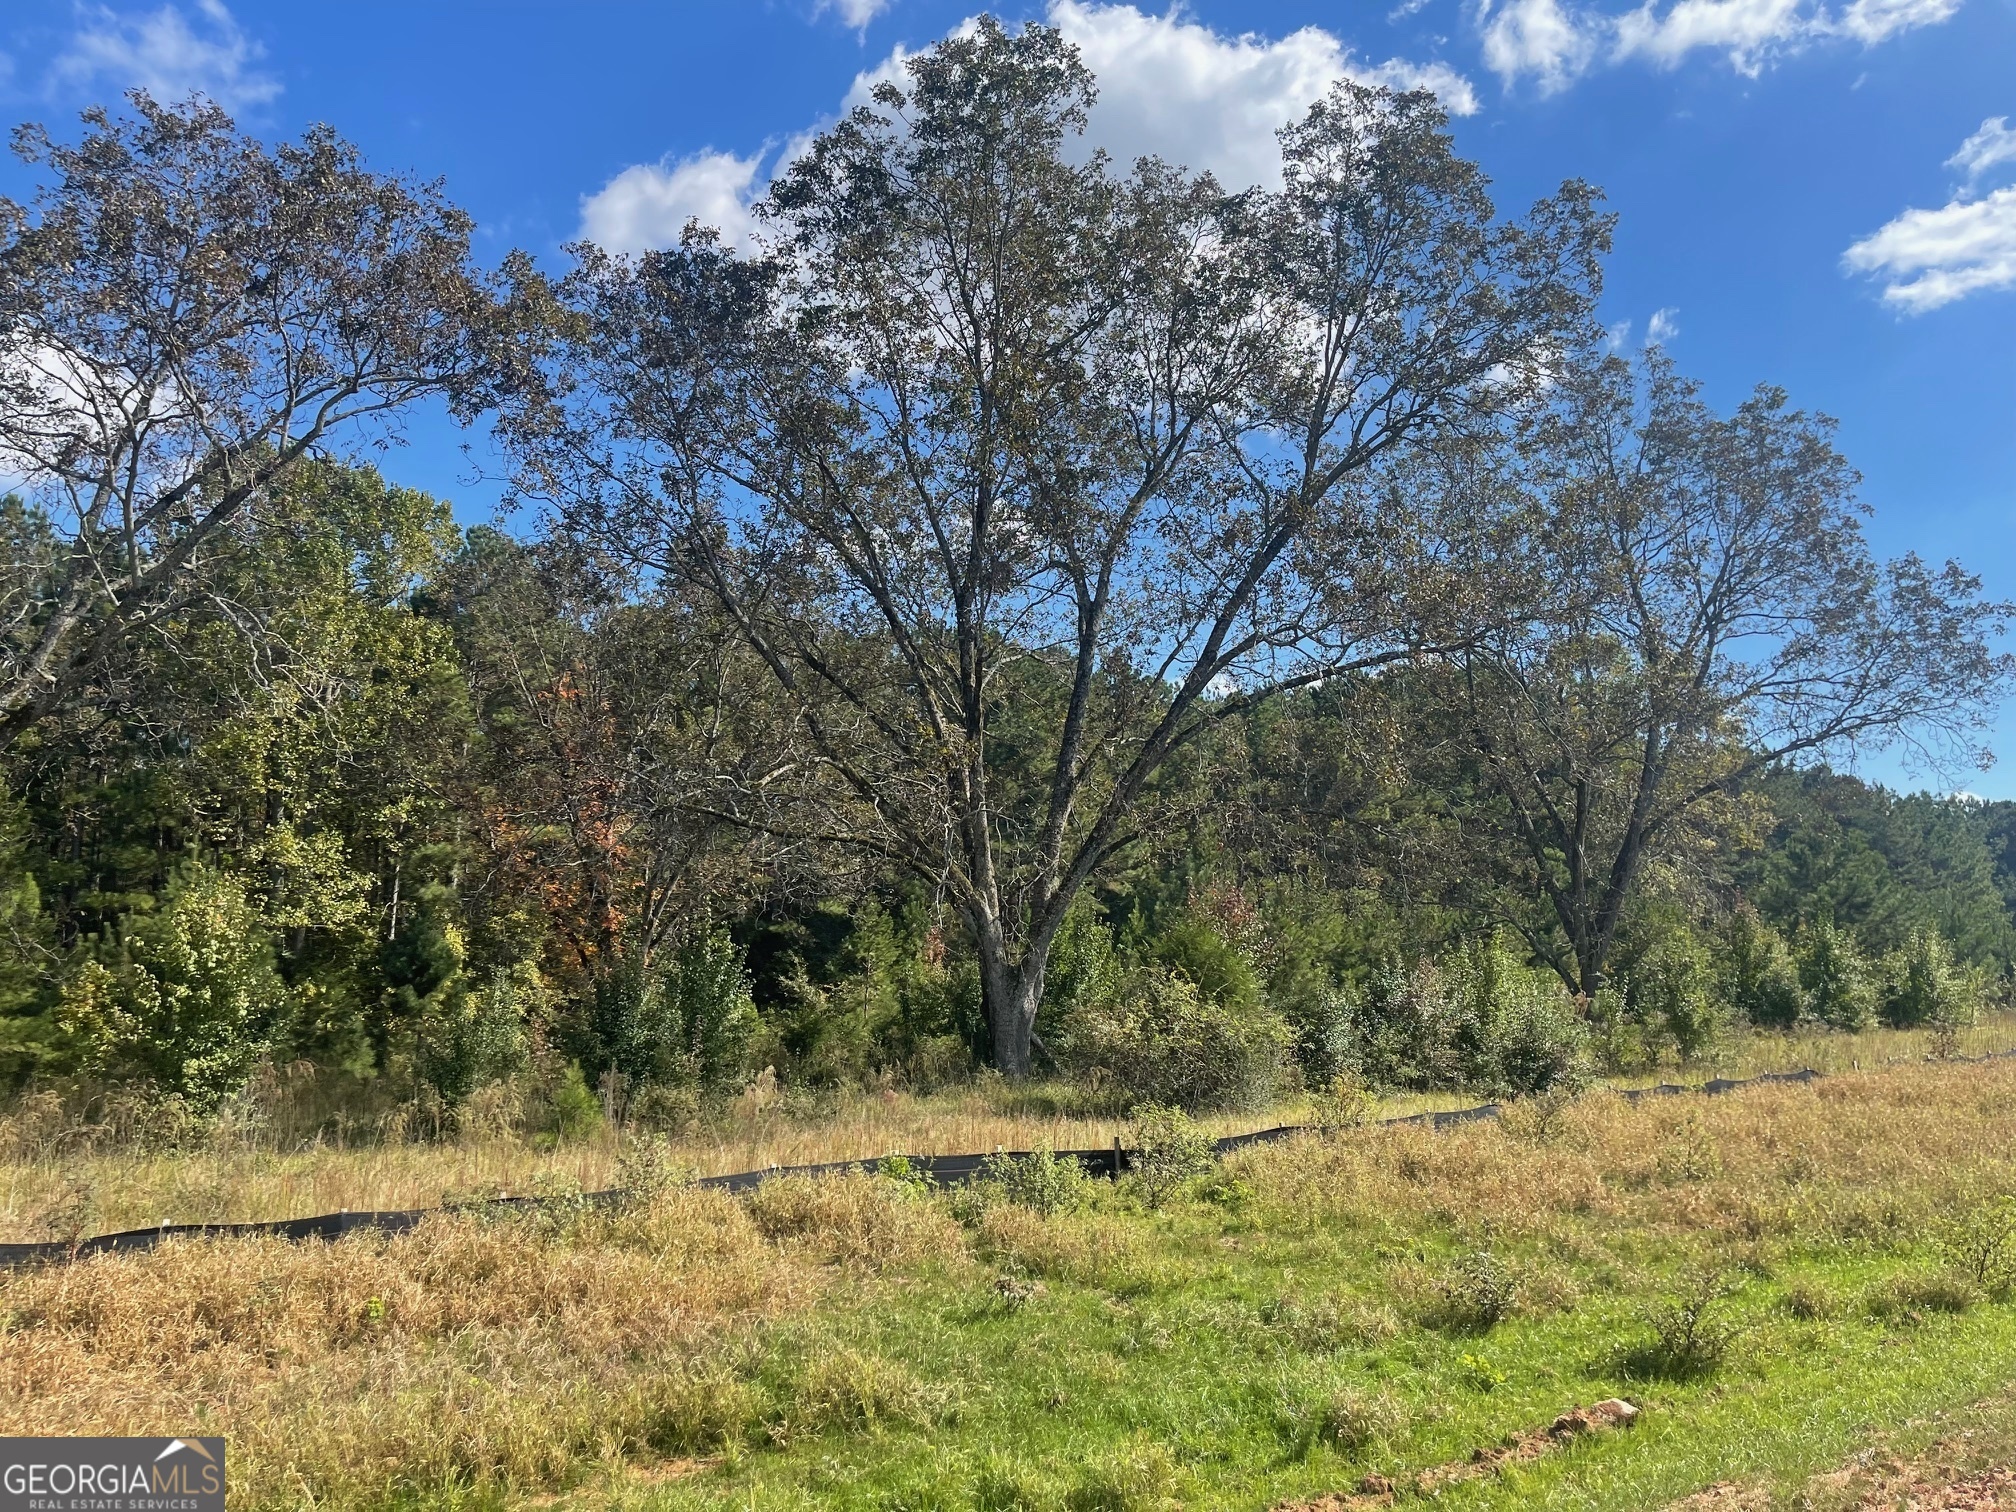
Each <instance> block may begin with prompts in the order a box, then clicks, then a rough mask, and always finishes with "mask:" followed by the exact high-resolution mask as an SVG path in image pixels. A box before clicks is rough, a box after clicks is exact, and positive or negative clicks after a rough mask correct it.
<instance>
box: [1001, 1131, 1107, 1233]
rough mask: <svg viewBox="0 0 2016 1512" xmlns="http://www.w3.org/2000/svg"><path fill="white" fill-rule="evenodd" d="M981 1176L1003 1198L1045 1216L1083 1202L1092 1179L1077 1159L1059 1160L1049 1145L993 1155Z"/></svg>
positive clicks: (1066, 1209) (1066, 1158)
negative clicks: (1027, 1151) (1025, 1153)
mask: <svg viewBox="0 0 2016 1512" xmlns="http://www.w3.org/2000/svg"><path fill="white" fill-rule="evenodd" d="M978 1179H979V1180H980V1181H981V1182H982V1183H984V1184H985V1185H986V1186H987V1187H989V1188H990V1189H991V1190H992V1191H994V1192H997V1193H998V1194H999V1195H1000V1196H1001V1198H1002V1199H1003V1200H1005V1201H1008V1202H1012V1203H1015V1204H1016V1205H1017V1206H1019V1207H1026V1208H1028V1209H1029V1210H1030V1211H1031V1212H1034V1213H1041V1214H1042V1215H1043V1216H1044V1217H1046V1218H1047V1217H1049V1216H1050V1215H1051V1214H1053V1213H1062V1212H1066V1211H1068V1210H1070V1209H1071V1208H1075V1207H1078V1206H1079V1205H1080V1204H1082V1203H1083V1202H1084V1201H1085V1197H1086V1193H1087V1191H1088V1189H1089V1188H1090V1186H1091V1181H1092V1178H1091V1177H1089V1176H1087V1175H1086V1174H1085V1168H1084V1167H1083V1166H1081V1165H1080V1164H1078V1162H1077V1161H1076V1160H1074V1159H1072V1158H1071V1157H1069V1156H1066V1157H1064V1158H1063V1159H1061V1160H1060V1159H1059V1158H1058V1157H1057V1156H1056V1155H1055V1154H1054V1153H1053V1152H1052V1151H1051V1150H1050V1148H1049V1147H1048V1146H1047V1145H1038V1146H1037V1147H1036V1148H1035V1149H1034V1150H1031V1151H1030V1152H1029V1153H1028V1154H1027V1155H990V1156H988V1157H987V1159H985V1160H984V1161H982V1162H981V1163H980V1174H979V1178H978Z"/></svg>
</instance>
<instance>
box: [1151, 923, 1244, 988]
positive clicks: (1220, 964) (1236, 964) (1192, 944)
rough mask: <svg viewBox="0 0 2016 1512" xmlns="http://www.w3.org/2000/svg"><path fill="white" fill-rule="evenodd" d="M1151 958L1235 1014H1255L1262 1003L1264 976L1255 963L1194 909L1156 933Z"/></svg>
mask: <svg viewBox="0 0 2016 1512" xmlns="http://www.w3.org/2000/svg"><path fill="white" fill-rule="evenodd" d="M1148 959H1149V960H1151V961H1153V962H1155V963H1156V964H1158V965H1161V966H1166V967H1167V968H1168V969H1169V970H1170V971H1172V972H1174V973H1176V974H1177V975H1179V976H1182V977H1184V978H1185V979H1187V980H1188V981H1189V982H1190V983H1191V985H1192V986H1194V987H1195V988H1196V989H1197V991H1198V992H1199V993H1200V994H1202V995H1203V996H1204V997H1205V998H1206V999H1208V1000H1210V1001H1211V1002H1214V1003H1218V1004H1221V1005H1222V1006H1224V1007H1226V1008H1229V1009H1231V1010H1233V1011H1234V1012H1235V1013H1251V1012H1253V1011H1254V1010H1256V1009H1258V1008H1259V1006H1260V978H1259V976H1258V975H1257V974H1256V973H1255V972H1254V970H1253V966H1252V963H1251V962H1250V961H1248V960H1247V958H1246V956H1245V954H1244V953H1243V952H1241V951H1240V950H1239V948H1238V947H1237V946H1235V945H1233V944H1231V943H1230V942H1228V941H1227V940H1226V939H1225V937H1224V936H1223V935H1222V934H1220V933H1219V931H1218V929H1217V928H1216V927H1215V926H1214V925H1213V923H1212V921H1211V920H1210V919H1208V918H1206V917H1204V916H1203V915H1202V914H1200V913H1198V912H1197V911H1196V910H1194V909H1185V910H1184V911H1183V912H1182V913H1181V914H1179V915H1177V917H1176V918H1175V920H1174V921H1173V922H1171V923H1170V924H1169V925H1167V926H1166V927H1165V928H1164V929H1162V930H1161V932H1160V933H1158V934H1157V935H1156V936H1155V938H1154V939H1153V940H1152V941H1151V942H1150V944H1149V947H1148Z"/></svg>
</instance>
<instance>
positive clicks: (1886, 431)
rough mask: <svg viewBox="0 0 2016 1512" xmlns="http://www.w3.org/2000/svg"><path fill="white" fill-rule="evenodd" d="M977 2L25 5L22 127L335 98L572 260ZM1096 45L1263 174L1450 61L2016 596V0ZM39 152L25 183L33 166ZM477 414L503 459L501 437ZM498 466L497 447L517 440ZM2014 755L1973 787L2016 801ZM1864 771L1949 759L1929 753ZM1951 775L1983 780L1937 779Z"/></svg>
mask: <svg viewBox="0 0 2016 1512" xmlns="http://www.w3.org/2000/svg"><path fill="white" fill-rule="evenodd" d="M975 9H977V7H975V6H971V5H964V4H946V3H941V0H823V3H821V0H718V3H717V0H684V3H676V0H673V3H666V0H660V3H656V4H647V3H635V0H598V3H593V4H582V3H571V4H564V5H563V4H560V3H557V0H548V3H545V4H533V3H506V0H492V3H487V4H473V3H467V4H449V3H428V0H401V3H396V4H395V3H380V0H346V3H344V4H342V5H333V4H330V5H321V6H311V5H305V4H300V3H298V0H297V3H291V4H278V3H268V4H255V3H251V0H239V3H237V4H234V5H232V6H230V8H228V9H227V8H226V7H225V5H224V4H222V3H220V0H176V3H171V4H166V5H141V6H131V5H126V4H122V3H116V0H115V3H113V4H110V5H99V4H81V5H80V4H74V3H44V0H15V3H13V4H11V5H10V6H9V7H8V8H7V11H6V14H5V16H4V18H0V123H4V124H5V125H7V126H9V127H11V126H12V125H13V124H15V123H17V122H20V121H24V120H41V121H45V122H47V123H49V124H50V125H52V126H55V127H57V128H59V129H63V127H64V124H65V123H66V122H74V117H75V113H76V111H77V109H78V108H79V107H81V106H83V105H85V104H88V103H90V102H92V101H99V100H110V99H112V98H114V97H115V96H116V95H117V93H118V92H119V91H120V90H122V89H124V88H127V87H130V86H132V85H135V84H144V85H147V86H149V87H151V88H153V89H154V90H156V92H157V93H163V94H169V95H180V94H183V93H186V92H187V91H188V90H190V89H192V88H200V89H203V90H205V91H206V92H208V93H210V94H212V95H213V96H215V97H216V98H218V99H220V100H221V101H223V102H224V103H225V104H227V105H228V106H230V107H231V108H232V109H233V110H234V111H235V112H236V113H237V114H238V116H239V118H240V120H241V122H242V123H243V124H245V125H247V126H248V127H250V128H252V129H254V130H256V131H259V132H261V133H262V134H266V135H288V134H293V133H295V132H298V131H299V130H300V129H301V128H302V127H303V126H305V125H307V124H309V123H310V122H314V121H327V122H329V123H331V124H333V125H334V126H335V127H336V128H337V129H338V130H340V131H341V132H342V133H344V134H345V135H347V136H348V137H350V138H351V139H352V140H354V141H356V142H357V143H359V144H360V145H361V146H362V148H363V149H364V151H365V154H366V156H367V158H368V159H369V160H370V162H371V163H372V164H373V165H374V166H376V167H379V168H382V169H396V170H400V171H405V172H411V173H415V174H419V175H422V176H427V177H433V176H437V175H438V176H440V177H442V178H444V179H445V180H446V182H447V186H448V189H449V191H450V193H451V194H452V195H453V196H454V197H455V198H456V199H458V200H459V201H460V202H461V203H462V204H464V205H465V206H466V207H467V208H468V209H469V210H470V211H471V212H472V213H473V214H474V215H475V217H476V218H477V220H478V222H479V225H480V228H481V229H480V246H481V248H482V249H483V251H484V254H485V255H486V256H501V255H502V253H503V252H504V251H505V250H506V249H507V248H509V247H512V246H522V247H525V248H528V249H529V250H531V251H533V252H534V253H536V254H537V255H538V256H539V257H540V259H541V260H542V261H543V262H545V263H547V264H548V265H549V266H555V265H558V264H559V263H560V262H561V261H562V256H561V253H560V250H559V249H560V247H561V245H562V244H563V243H565V242H566V241H568V240H570V239H572V238H573V237H575V236H577V235H580V234H582V233H583V231H584V230H586V231H588V232H591V233H593V234H594V235H596V236H597V237H598V238H599V239H601V240H604V241H605V242H608V243H610V244H613V245H619V246H641V245H646V244H649V243H652V242H654V241H662V240H665V239H667V238H669V237H671V236H672V235H675V234H676V232H677V229H678V227H679V225H681V224H682V223H683V222H684V220H685V218H686V217H687V216H688V215H689V214H699V215H700V216H701V217H702V218H703V219H707V220H711V221H716V222H719V223H723V224H724V225H725V226H726V227H727V228H728V229H729V230H730V232H731V233H733V232H734V231H735V229H736V227H737V225H738V224H739V223H740V217H741V215H742V209H741V207H742V205H743V204H744V203H746V201H747V199H748V198H749V197H750V196H751V195H752V194H754V193H756V192H760V189H761V186H762V184H763V182H764V179H765V177H766V175H767V173H768V172H769V171H770V170H771V169H772V168H773V167H774V166H775V164H776V162H777V160H778V158H779V156H780V155H784V154H788V153H789V152H790V151H791V143H792V141H793V139H794V138H796V137H798V136H800V135H801V134H802V133H804V132H806V131H808V130H811V129H815V128H817V127H818V126H819V125H820V124H822V123H823V122H824V121H827V120H830V119H831V118H832V117H833V116H834V115H835V114H836V113H837V111H838V110H839V109H840V108H841V107H842V105H843V103H844V102H845V101H846V100H847V98H848V96H849V94H850V92H851V91H856V90H858V89H859V88H860V87H861V85H860V82H859V81H860V80H861V79H862V78H863V77H864V76H872V75H873V74H874V73H875V72H876V71H878V70H882V69H886V68H888V67H890V66H891V64H892V60H893V59H894V58H895V57H896V56H897V55H898V53H899V50H900V49H911V50H915V49H917V48H921V47H924V46H927V45H929V44H930V43H931V42H932V41H933V40H935V39H937V38H938V37H941V36H943V35H945V34H946V33H947V32H948V31H950V30H952V29H954V28H956V27H957V26H958V25H959V24H960V23H961V22H962V21H964V20H965V19H966V18H967V17H969V16H970V15H972V14H973V13H974V10H975ZM997 13H998V14H1001V15H1004V16H1006V17H1010V18H1022V17H1047V18H1049V19H1051V20H1052V21H1054V22H1056V23H1058V24H1060V25H1061V26H1063V28H1064V29H1065V31H1066V32H1067V34H1069V35H1071V36H1072V37H1073V39H1074V40H1076V41H1078V42H1079V44H1080V46H1081V48H1082V49H1083V50H1084V52H1085V53H1086V55H1087V58H1088V61H1090V62H1092V63H1093V65H1094V67H1095V69H1096V70H1097V71H1098V72H1099V73H1100V75H1101V77H1102V81H1103V84H1104V91H1103V95H1102V100H1101V104H1100V107H1099V109H1098V111H1097V112H1095V118H1094V124H1093V132H1094V135H1095V136H1096V137H1097V138H1098V139H1099V140H1100V141H1101V142H1102V143H1104V144H1106V145H1108V146H1110V147H1111V148H1113V149H1114V150H1115V152H1116V154H1117V155H1119V156H1122V157H1123V158H1125V157H1130V156H1132V155H1133V154H1134V153H1136V152H1140V151H1147V150H1157V151H1160V152H1162V154H1163V155H1165V156H1168V157H1171V158H1173V159H1176V160H1178V161H1184V162H1187V163H1189V164H1191V165H1192V166H1209V167H1212V168H1213V169H1214V170H1217V171H1219V172H1220V173H1221V175H1222V176H1224V177H1227V178H1229V179H1233V180H1238V179H1241V178H1244V179H1247V180H1251V179H1255V178H1258V177H1263V176H1264V175H1265V174H1266V173H1267V172H1268V171H1269V166H1268V165H1269V148H1270V145H1271V143H1270V136H1269V132H1270V130H1271V127H1272V126H1273V125H1276V124H1279V122H1280V121H1281V120H1283V119H1286V118H1287V116H1289V115H1290V114H1293V113H1295V112H1296V111H1298V110H1299V109H1300V108H1301V106H1302V105H1304V104H1306V103H1307V101H1308V100H1309V99H1310V98H1313V96H1314V95H1315V94H1316V93H1318V92H1320V91H1321V89H1322V88H1323V87H1324V86H1325V85H1326V84H1327V82H1328V81H1329V80H1330V79H1331V78H1334V77H1336V76H1338V75H1340V74H1344V73H1349V74H1352V75H1354V76H1357V77H1362V78H1367V79H1374V80H1385V81H1393V82H1404V83H1426V84H1428V85H1429V86H1430V87H1433V88H1435V89H1437V90H1438V92H1439V93H1440V94H1441V95H1442V97H1443V99H1444V101H1445V103H1446V104H1448V105H1449V106H1450V107H1451V109H1452V111H1454V112H1455V130H1456V134H1457V137H1458V140H1459V142H1460V144H1461V146H1462V147H1463V149H1464V150H1465V151H1466V152H1468V153H1469V154H1471V155H1472V156H1474V157H1476V158H1477V159H1478V160H1479V161H1481V162H1482V163H1483V165H1484V166H1485V168H1486V169H1487V171H1488V172H1489V173H1490V174H1491V175H1492V177H1493V179H1494V180H1495V182H1496V184H1497V191H1498V195H1499V200H1500V204H1501V205H1502V206H1504V207H1506V208H1516V207H1518V206H1521V205H1523V204H1524V203H1525V202H1527V201H1529V200H1531V199H1533V198H1534V197H1536V196H1537V195H1539V194H1542V193H1544V192H1546V191H1547V190H1548V189H1550V188H1551V187H1553V186H1554V185H1555V184H1556V183H1558V182H1559V181H1560V180H1561V179H1562V178H1564V177H1569V176H1575V177H1581V178H1586V179H1589V180H1591V181H1592V182H1595V183H1597V184H1599V185H1601V186H1603V188H1604V189H1605V190H1606V191H1607V192H1608V194H1609V197H1610V202H1611V205H1612V207H1613V208H1615V209H1616V210H1617V211H1618V212H1619V215H1620V218H1621V219H1620V225H1619V231H1618V241H1617V250H1616V253H1615V256H1614V257H1613V258H1612V260H1611V263H1610V267H1609V275H1608V288H1607V292H1606V296H1605V318H1606V320H1607V321H1608V322H1612V323H1614V326H1615V330H1616V334H1617V337H1618V339H1619V340H1622V341H1628V342H1631V343H1633V344H1637V343H1641V342H1643V341H1644V340H1645V339H1646V337H1647V334H1648V332H1657V333H1658V334H1659V335H1661V336H1662V337H1663V338H1664V340H1665V342H1666V344H1667V347H1668V349H1669V350H1670V351H1671V353H1672V354H1673V356H1674V358H1675V359H1676V360H1677V361H1678V362H1679V363H1680V365H1681V366H1682V367H1683V368H1684V369H1685V370H1686V371H1688V372H1690V373H1692V374H1694V375H1695V376H1697V377H1699V378H1700V379H1702V380H1703V381H1704V383H1705V384H1706V385H1707V388H1708V392H1709V394H1710V396H1711V397H1712V398H1713V399H1714V400H1715V401H1716V402H1717V403H1719V404H1722V405H1724V406H1726V405H1729V404H1732V403H1734V402H1735V401H1736V400H1737V399H1739V398H1740V397H1741V396H1742V395H1743V394H1744V393H1746V392H1747V391H1748V390H1749V388H1750V387H1751V386H1752V385H1754V384H1756V383H1758V382H1760V381H1769V382H1773V383H1778V384H1782V385H1783V386H1784V387H1786V388H1787V389H1789V390H1790V391H1791V393H1792V395H1793V397H1794V399H1795V400H1796V401H1797V402H1798V403H1800V404H1802V405H1804V406H1807V407H1811V408H1816V409H1821V410H1825V411H1827V412H1828V413H1830V414H1833V415H1835V416H1837V417H1838V418H1839V419H1840V421H1841V444H1842V447H1843V449H1844V450H1845V451H1846V452H1847V453H1848V455H1849V456H1850V458H1851V459H1853V460H1854V461H1855V463H1856V464H1857V465H1858V466H1859V467H1860V468H1861V469H1862V471H1863V473H1864V474H1865V477H1866V484H1865V488H1864V497H1865V499H1866V500H1867V501H1868V502H1869V503H1870V504H1871V505H1873V506H1874V507H1875V510H1876V514H1875V518H1874V520H1873V521H1872V522H1871V526H1870V534H1871V537H1872V539H1873V540H1874V542H1875V544H1876V546H1877V548H1878V549H1879V550H1880V551H1882V552H1884V553H1885V554H1890V553H1896V552H1901V551H1906V550H1915V551H1918V552H1920V553H1922V554H1924V555H1926V556H1929V557H1934V558H1944V557H1946V556H1958V557H1960V558H1961V559H1962V560H1963V561H1965V562H1966V563H1967V564H1968V565H1969V566H1970V567H1972V568H1974V569H1975V570H1976V571H1978V572H1980V573H1981V574H1982V576H1983V577H1984V578H1985V580H1986V582H1987V584H1988V587H1989V589H1990V591H1991V592H1993V593H1995V594H1996V595H1998V596H2002V597H2008V598H2012V599H2016V539H2012V533H2011V531H2010V529H2009V526H2010V523H2011V520H2012V517H2016V128H2012V127H2011V126H2010V125H2009V122H2010V121H2016V0H1825V3H1822V0H1642V3H1640V4H1638V5H1637V6H1635V7H1633V6H1632V5H1631V4H1629V3H1627V0H1588V3H1579V0H1381V3H1377V4H1349V5H1346V4H1340V3H1337V0H1258V3H1246V4H1232V3H1227V0H1193V3H1190V4H1187V5H1185V6H1183V7H1181V8H1180V9H1178V10H1176V11H1173V12H1170V11H1164V10H1161V9H1159V8H1155V7H1152V6H1143V7H1140V8H1136V7H1132V6H1126V5H1105V4H1099V3H1095V0H1032V3H1016V4H1006V5H1003V6H1001V7H999V8H998V11H997ZM28 187H29V180H28V179H27V177H26V175H25V173H24V171H23V170H22V169H21V167H20V166H19V165H18V164H14V163H12V162H9V163H8V164H6V165H5V166H4V167H0V192H6V193H9V194H14V195H20V194H22V193H23V192H24V191H25V190H26V189H27V188H28ZM465 440H468V441H471V442H472V444H473V447H474V457H475V462H474V464H473V465H472V463H471V461H470V460H469V459H468V458H465V456H464V454H463V453H462V451H461V446H462V444H463V442H464V441H465ZM409 443H410V444H409V445H408V446H407V448H406V449H405V450H404V451H403V452H399V453H395V454H393V455H392V456H390V457H388V458H386V459H385V460H384V466H385V468H386V470H387V472H388V473H390V474H391V475H392V476H394V477H395V478H397V479H399V480H400V481H402V482H407V483H411V484H414V485H417V486H420V487H425V488H429V489H432V490H434V491H436V492H438V493H441V494H443V495H444V496H447V497H451V498H453V499H454V500H455V501H456V503H457V512H458V514H459V516H460V517H461V518H463V519H464V520H479V519H483V518H487V516H488V514H489V512H490V509H491V507H492V504H493V502H494V500H495V497H496V493H497V489H496V486H495V484H494V482H491V481H488V480H487V479H485V478H484V477H482V476H481V474H482V472H483V471H484V470H485V467H484V461H483V459H484V456H485V453H486V451H487V448H486V447H485V445H484V442H483V438H482V437H481V436H480V435H477V436H474V437H465V436H464V435H463V434H461V433H459V432H457V431H456V430H455V429H454V428H453V427H452V426H449V425H447V424H445V423H443V422H441V421H439V420H438V418H436V417H428V416H422V417H420V418H418V419H416V421H415V422H414V423H413V425H412V426H411V427H410V430H409ZM490 465H491V466H492V467H494V463H493V464H490ZM1994 743H1995V745H1996V747H1997V750H1998V754H1999V755H2000V757H2001V760H2000V761H1999V762H1998V764H1997V766H1996V767H1995V768H1994V769H1993V770H1992V771H1990V772H1988V773H1986V774H1982V775H1979V776H1967V777H1966V778H1965V779H1964V785H1965V786H1967V787H1968V788H1970V789H1972V790H1973V791H1977V792H1981V793H1984V794H1988V795H1990V796H1997V797H2016V710H2012V711H2009V712H2007V713H2005V715H2004V718H2003V720H2002V722H2001V724H2000V726H1999V728H1998V731H1997V739H1996V740H1995V742H1994ZM1864 770H1865V771H1867V772H1868V773H1869V774H1870V775H1872V776H1877V777H1881V778H1884V779H1886V780H1890V781H1892V782H1898V783H1904V784H1907V785H1916V779H1914V778H1913V776H1912V775H1911V774H1909V773H1908V772H1906V771H1904V770H1903V769H1901V768H1900V767H1899V766H1898V765H1897V763H1896V762H1895V761H1894V759H1886V758H1876V759H1874V760H1872V761H1870V762H1867V763H1865V765H1864ZM1926 780H1928V781H1932V782H1933V783H1934V785H1942V786H1943V785H1946V784H1944V783H1943V782H1940V781H1938V780H1937V779H1932V778H1927V779H1926Z"/></svg>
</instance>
